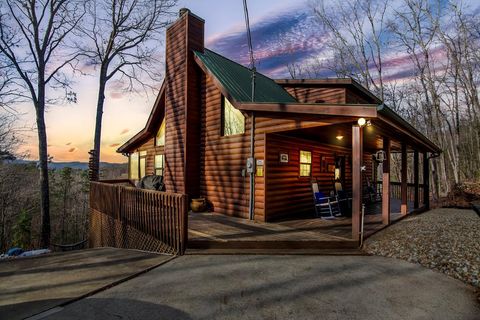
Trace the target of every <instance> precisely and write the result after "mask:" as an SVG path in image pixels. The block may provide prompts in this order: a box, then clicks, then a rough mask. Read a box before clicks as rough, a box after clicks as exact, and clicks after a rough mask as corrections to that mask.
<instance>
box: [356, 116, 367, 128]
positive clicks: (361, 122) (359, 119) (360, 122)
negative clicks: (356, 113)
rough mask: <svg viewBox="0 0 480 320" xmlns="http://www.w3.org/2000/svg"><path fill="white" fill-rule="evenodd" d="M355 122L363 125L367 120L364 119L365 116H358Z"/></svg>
mask: <svg viewBox="0 0 480 320" xmlns="http://www.w3.org/2000/svg"><path fill="white" fill-rule="evenodd" d="M357 123H358V125H359V126H360V127H363V126H364V125H365V124H366V123H367V120H365V118H358V121H357Z"/></svg>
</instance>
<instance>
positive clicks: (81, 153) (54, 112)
mask: <svg viewBox="0 0 480 320" xmlns="http://www.w3.org/2000/svg"><path fill="white" fill-rule="evenodd" d="M308 3H309V2H308V1H298V0H281V1H279V0H262V1H252V0H250V1H249V11H250V22H251V26H252V40H253V44H254V48H255V56H256V59H257V68H258V69H259V71H260V72H263V73H265V74H266V75H268V76H271V77H272V78H288V72H287V69H286V65H287V62H292V61H296V62H302V61H305V60H308V59H311V58H314V57H320V58H321V57H323V56H325V55H327V54H328V53H326V49H325V47H324V43H323V41H324V39H325V37H323V36H322V34H319V28H318V26H316V25H315V24H316V22H315V21H314V17H313V15H312V10H311V8H310V7H309V5H308ZM393 3H394V2H393ZM472 3H474V4H475V2H474V1H472ZM181 7H187V8H189V9H190V10H191V11H192V12H193V13H194V14H196V15H198V16H200V17H202V18H204V19H205V33H206V34H205V36H206V37H205V39H206V47H208V48H210V49H212V50H214V51H216V52H218V53H220V54H222V55H225V56H226V57H228V58H231V59H233V60H235V61H237V62H240V63H243V64H248V60H247V59H248V54H247V47H246V38H245V24H244V16H243V6H242V1H241V0H228V1H227V0H183V1H180V2H179V5H178V9H179V8H181ZM478 7H479V5H478V3H477V4H476V5H475V9H476V10H478ZM158 50H159V51H160V53H161V54H162V55H163V54H164V47H163V44H160V45H159V46H158ZM439 54H441V52H439ZM386 57H387V59H386V61H385V63H386V66H387V67H388V68H389V70H390V78H391V79H402V78H403V77H406V76H408V75H409V70H410V68H411V66H410V65H409V61H408V59H407V58H406V57H402V56H399V55H398V54H396V53H391V55H389V54H388V53H387V55H386ZM322 76H332V75H331V74H330V73H329V72H328V71H325V73H324V74H322ZM74 80H75V83H74V86H73V89H74V91H76V93H77V98H78V102H77V103H76V104H67V105H55V106H51V107H50V108H49V109H48V112H47V115H46V118H47V134H48V143H49V154H50V155H52V156H53V157H54V158H53V159H54V161H56V162H60V161H87V159H88V154H87V152H88V150H90V149H91V148H92V145H93V142H92V140H93V131H94V121H95V106H96V99H97V78H96V77H95V76H84V77H80V76H79V77H77V78H75V79H74ZM158 87H160V84H158ZM154 100H155V95H153V94H152V95H150V96H148V97H147V96H145V95H138V94H127V93H124V92H121V91H119V90H118V89H116V88H115V87H114V86H113V85H110V87H108V88H107V95H106V102H105V110H104V117H103V131H102V154H101V161H105V162H125V161H126V158H125V157H123V156H122V155H119V154H117V153H116V152H115V150H116V149H117V147H118V146H119V145H120V144H122V143H124V142H125V141H126V140H128V139H129V138H130V137H131V136H132V135H134V134H135V133H136V132H138V131H139V130H141V129H142V128H143V126H144V125H145V122H146V119H147V117H148V115H149V112H150V109H151V107H152V104H153V102H154ZM19 109H20V111H21V113H22V116H21V119H20V121H19V123H20V124H22V125H25V126H27V127H32V126H33V124H34V114H33V107H32V106H31V105H29V104H26V105H23V106H21V107H20V108H19ZM23 150H24V151H27V152H29V153H30V157H31V158H32V159H35V158H37V140H36V132H35V131H32V133H31V135H29V136H26V143H25V145H24V147H23Z"/></svg>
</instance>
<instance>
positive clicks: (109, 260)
mask: <svg viewBox="0 0 480 320" xmlns="http://www.w3.org/2000/svg"><path fill="white" fill-rule="evenodd" d="M170 258H171V257H170V256H162V255H157V254H153V253H146V252H140V251H135V250H125V249H113V248H99V249H89V250H82V251H74V252H68V253H59V254H49V255H44V256H39V257H35V258H23V259H15V260H8V261H1V262H0V319H2V320H3V319H8V320H15V319H23V318H25V317H29V316H32V315H35V314H37V313H39V312H42V311H45V310H47V309H50V308H52V307H55V306H58V305H60V304H62V303H65V302H66V301H69V300H71V299H74V298H77V297H80V296H82V295H85V294H87V293H89V292H92V291H94V290H97V289H99V288H102V287H104V286H107V285H109V284H111V283H114V282H115V281H118V280H121V279H124V278H126V277H128V276H131V275H133V274H135V273H137V272H139V271H142V270H145V269H147V268H149V267H152V266H156V265H158V264H160V263H161V262H162V261H165V260H167V259H170Z"/></svg>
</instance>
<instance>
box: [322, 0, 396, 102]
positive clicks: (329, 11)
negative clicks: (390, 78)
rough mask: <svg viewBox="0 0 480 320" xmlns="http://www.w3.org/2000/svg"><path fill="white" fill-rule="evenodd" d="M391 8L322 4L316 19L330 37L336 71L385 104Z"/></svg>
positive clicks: (365, 0) (361, 0)
mask: <svg viewBox="0 0 480 320" xmlns="http://www.w3.org/2000/svg"><path fill="white" fill-rule="evenodd" d="M388 6H389V3H388V0H352V1H338V2H329V3H327V2H326V1H325V0H318V1H316V2H315V3H314V4H313V10H314V12H315V17H316V18H317V20H318V22H319V24H320V26H321V27H322V28H324V31H325V33H326V34H327V35H329V36H330V38H329V41H327V43H328V46H329V47H330V49H331V50H332V54H333V57H332V58H333V59H332V68H333V71H334V72H335V73H336V74H337V75H338V76H344V77H345V76H348V77H352V78H355V79H356V80H358V81H359V82H360V83H362V84H363V85H365V86H366V87H367V88H368V89H370V90H372V91H373V92H375V93H376V94H378V95H379V97H380V98H381V99H382V100H383V99H384V92H383V91H384V86H383V82H384V81H383V77H384V69H383V55H384V53H383V52H384V51H385V50H386V48H387V43H386V41H385V31H386V28H385V23H386V11H387V8H388Z"/></svg>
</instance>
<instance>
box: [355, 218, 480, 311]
mask: <svg viewBox="0 0 480 320" xmlns="http://www.w3.org/2000/svg"><path fill="white" fill-rule="evenodd" d="M364 249H365V250H366V251H367V252H368V253H370V254H374V255H380V256H386V257H395V258H399V259H403V260H406V261H409V262H413V263H419V264H421V265H423V266H425V267H428V268H431V269H434V270H438V271H440V272H443V273H445V274H447V275H449V276H451V277H454V278H456V279H459V280H462V281H464V282H465V283H467V284H471V285H473V286H474V287H476V288H480V282H479V281H480V280H479V279H480V217H479V216H478V215H477V214H476V213H475V212H474V211H473V210H462V209H434V210H431V211H428V212H425V213H423V214H420V215H413V216H411V217H407V218H405V219H403V220H402V221H400V222H398V223H396V224H394V225H392V226H390V227H389V228H387V229H385V230H382V231H380V232H379V233H377V234H375V235H373V236H372V237H370V238H369V239H367V241H366V242H365V245H364ZM479 318H480V316H479Z"/></svg>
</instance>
